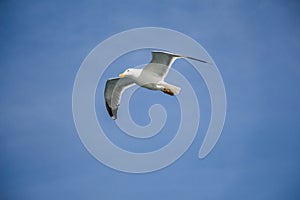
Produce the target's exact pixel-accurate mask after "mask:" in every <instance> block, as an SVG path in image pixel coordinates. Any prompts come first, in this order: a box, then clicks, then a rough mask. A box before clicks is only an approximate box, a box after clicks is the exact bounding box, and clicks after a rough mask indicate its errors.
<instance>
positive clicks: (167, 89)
mask: <svg viewBox="0 0 300 200" xmlns="http://www.w3.org/2000/svg"><path fill="white" fill-rule="evenodd" d="M161 91H162V92H164V93H166V94H168V95H171V96H174V92H172V90H170V89H169V88H163V89H162V90H161Z"/></svg>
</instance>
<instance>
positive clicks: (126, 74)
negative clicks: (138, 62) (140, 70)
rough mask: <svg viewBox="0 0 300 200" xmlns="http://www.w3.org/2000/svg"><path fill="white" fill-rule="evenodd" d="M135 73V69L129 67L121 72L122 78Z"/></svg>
mask: <svg viewBox="0 0 300 200" xmlns="http://www.w3.org/2000/svg"><path fill="white" fill-rule="evenodd" d="M134 75H135V69H132V68H129V69H126V70H125V71H124V72H123V73H122V74H119V77H120V78H124V77H130V76H134Z"/></svg>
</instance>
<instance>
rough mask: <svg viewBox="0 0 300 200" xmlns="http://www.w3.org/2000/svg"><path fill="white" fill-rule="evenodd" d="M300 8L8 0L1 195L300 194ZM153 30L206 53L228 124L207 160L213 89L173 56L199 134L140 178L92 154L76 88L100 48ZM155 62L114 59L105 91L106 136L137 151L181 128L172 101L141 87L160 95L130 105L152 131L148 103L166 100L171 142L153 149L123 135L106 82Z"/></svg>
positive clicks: (2, 61) (0, 58)
mask: <svg viewBox="0 0 300 200" xmlns="http://www.w3.org/2000/svg"><path fill="white" fill-rule="evenodd" d="M299 8H300V6H299V3H298V2H297V1H292V0H288V1H283V0H282V1H280V0H275V1H267V0H265V1H258V0H255V1H251V2H250V1H237V0H226V1H217V0H213V1H200V0H199V1H193V0H192V1H179V0H175V1H166V0H161V1H102V0H101V1H84V2H82V1H78V2H77V1H65V2H64V3H62V2H61V1H58V0H54V1H1V2H0V25H1V29H0V45H1V47H0V72H1V73H0V83H1V84H0V89H1V98H0V102H1V104H0V105H1V112H0V119H1V120H0V177H1V178H0V199H3V200H4V199H5V200H6V199H23V200H27V199H30V200H33V199H45V200H47V199H71V198H72V199H109V200H110V199H112V200H114V199H145V200H148V199H149V200H150V199H251V200H252V199H295V200H296V199H299V198H300V191H299V185H300V172H299V169H300V159H299V154H300V146H299V140H300V104H299V102H300V87H299V85H300V68H299V67H300V66H299V61H300V20H299V19H300V18H299V14H298V13H299ZM146 26H155V27H164V28H170V29H174V30H177V31H180V32H182V33H184V34H186V35H188V36H190V37H192V38H193V39H195V40H196V41H197V42H199V43H200V44H201V45H202V46H203V47H204V48H205V49H206V50H207V51H208V53H209V54H210V55H211V56H212V58H213V59H214V61H215V63H216V64H217V66H218V68H219V71H220V73H221V75H222V77H223V81H224V84H225V88H226V94H227V118H226V122H225V126H224V129H223V132H222V135H221V137H220V139H219V141H218V143H217V145H216V146H215V148H214V149H213V151H212V152H211V153H210V154H209V156H208V157H206V158H205V159H203V160H199V159H198V157H197V156H198V151H199V147H200V145H201V143H202V141H203V137H204V135H203V134H204V133H205V130H206V129H207V126H208V123H209V117H210V114H209V113H210V108H209V106H210V104H209V94H208V92H207V89H206V87H205V83H204V82H203V80H202V79H201V77H200V76H198V75H195V73H194V71H193V69H192V68H190V67H189V66H188V63H187V62H186V61H185V60H178V61H176V63H174V68H175V69H177V70H179V71H181V72H182V74H184V75H186V76H187V77H189V79H190V80H191V84H192V85H193V87H194V89H195V90H196V91H199V92H198V93H197V97H198V98H199V99H201V101H200V107H201V122H200V128H199V132H198V134H197V136H196V139H195V141H194V142H193V144H192V145H191V147H190V148H189V149H188V151H187V152H186V153H185V154H184V155H183V156H182V157H181V158H180V159H179V160H178V161H176V162H175V163H174V164H172V165H171V166H169V167H167V168H165V169H163V170H159V171H156V172H153V173H148V174H138V175H136V174H127V173H122V172H118V171H115V170H112V169H110V168H108V167H106V166H104V165H103V164H101V163H100V162H99V161H97V160H96V159H94V158H93V157H92V156H91V155H90V154H89V152H88V151H87V150H86V149H85V147H84V146H83V144H82V143H81V141H80V139H79V137H78V134H77V131H76V129H75V125H74V122H73V116H72V89H73V83H74V80H75V76H76V73H77V71H78V69H79V67H80V65H81V63H82V62H83V60H84V58H85V57H86V56H87V55H88V54H89V52H90V51H91V50H92V49H93V48H94V47H95V46H96V45H98V44H99V43H100V42H101V41H103V40H105V39H107V38H108V37H110V36H111V35H113V34H116V33H119V32H122V31H125V30H128V29H131V28H138V27H146ZM122 59H123V60H122ZM149 59H150V57H149V52H147V51H142V52H136V53H135V54H130V55H128V56H127V57H124V58H123V57H122V58H120V60H117V61H115V62H114V63H113V64H112V66H111V67H110V68H109V69H108V70H107V71H106V72H105V74H104V76H103V77H101V80H100V83H99V87H98V90H97V94H96V99H98V100H99V101H98V103H97V105H95V106H96V108H97V115H98V118H99V119H101V123H102V124H104V125H105V128H107V129H110V130H115V131H114V134H112V135H109V137H110V138H111V139H112V140H113V141H114V142H116V143H117V144H119V145H123V146H124V147H126V148H127V149H129V150H136V151H148V150H154V149H157V148H159V147H160V146H162V145H164V144H165V143H166V142H168V141H169V140H170V139H171V138H172V137H173V136H172V135H171V134H168V133H172V132H173V130H176V128H177V127H176V126H174V125H172V124H178V121H179V119H178V117H176V113H178V111H176V109H175V110H174V107H172V106H175V108H176V102H175V101H173V100H172V99H170V98H168V97H167V96H165V95H163V94H161V93H153V92H152V91H148V90H142V89H140V90H138V92H137V93H135V94H134V98H133V99H132V104H133V103H134V102H140V101H141V100H143V97H144V96H145V94H149V93H151V94H153V95H154V96H153V99H149V101H147V102H146V103H145V104H146V105H139V107H138V108H134V106H131V108H130V110H132V115H133V118H134V119H135V120H136V121H137V123H139V124H147V123H148V122H149V118H148V116H147V111H148V108H149V106H150V105H151V104H152V103H153V102H154V103H156V101H159V102H162V103H166V110H167V111H170V112H172V110H174V114H170V116H173V117H171V118H168V121H167V125H168V126H166V127H165V128H164V133H166V134H165V135H163V134H162V135H159V136H158V137H157V138H154V141H153V143H151V142H150V141H149V142H148V141H143V143H140V142H138V141H135V140H132V138H125V135H122V134H118V130H117V128H116V127H115V125H114V122H113V121H112V120H111V119H110V118H109V116H108V115H107V113H106V110H105V107H104V104H103V99H102V97H101V95H102V92H103V83H104V82H105V80H106V79H107V78H109V77H112V76H116V75H117V74H118V73H120V72H122V71H124V69H126V68H127V67H131V66H136V65H139V64H144V63H147V62H148V61H149ZM154 97H155V98H154ZM156 97H157V98H156ZM157 99H158V100H157ZM172 102H173V103H174V105H173V104H172ZM136 110H138V111H139V112H141V113H145V115H142V116H143V117H139V116H140V115H139V114H138V113H137V111H136Z"/></svg>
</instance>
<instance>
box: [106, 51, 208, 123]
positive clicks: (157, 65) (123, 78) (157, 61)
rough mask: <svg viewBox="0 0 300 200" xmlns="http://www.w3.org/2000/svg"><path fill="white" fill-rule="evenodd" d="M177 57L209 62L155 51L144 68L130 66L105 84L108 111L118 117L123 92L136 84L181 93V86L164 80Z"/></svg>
mask: <svg viewBox="0 0 300 200" xmlns="http://www.w3.org/2000/svg"><path fill="white" fill-rule="evenodd" d="M177 58H189V59H193V60H197V61H200V62H203V63H207V62H206V61H203V60H199V59H196V58H192V57H188V56H182V55H178V54H173V53H169V52H162V51H153V52H152V60H151V61H150V63H149V64H147V65H146V66H145V67H144V68H143V69H133V68H129V69H127V70H125V71H124V72H123V73H122V74H120V75H119V78H112V79H108V80H107V82H106V85H105V90H104V98H105V104H106V108H107V111H108V113H109V115H110V116H111V117H112V119H117V110H118V106H119V104H120V100H121V95H122V92H123V91H124V90H125V89H127V88H129V87H131V86H133V85H135V84H136V85H139V86H141V87H144V88H147V89H150V90H160V91H162V92H164V93H166V94H169V95H171V96H173V95H177V94H179V92H180V88H179V87H177V86H174V85H171V84H169V83H166V82H165V81H164V79H165V77H166V76H167V74H168V72H169V69H170V67H171V65H172V64H173V62H174V61H175V60H176V59H177Z"/></svg>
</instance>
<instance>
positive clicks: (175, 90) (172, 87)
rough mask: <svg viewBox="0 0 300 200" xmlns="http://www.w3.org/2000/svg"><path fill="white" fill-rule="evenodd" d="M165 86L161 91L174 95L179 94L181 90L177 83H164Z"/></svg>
mask: <svg viewBox="0 0 300 200" xmlns="http://www.w3.org/2000/svg"><path fill="white" fill-rule="evenodd" d="M163 86H164V88H163V89H162V90H161V91H162V92H164V93H166V94H169V95H172V96H173V95H177V94H179V92H180V90H181V88H180V87H177V86H175V85H171V84H168V83H164V84H163Z"/></svg>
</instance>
